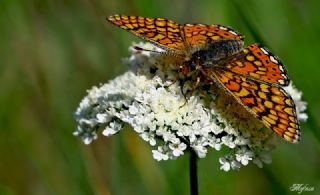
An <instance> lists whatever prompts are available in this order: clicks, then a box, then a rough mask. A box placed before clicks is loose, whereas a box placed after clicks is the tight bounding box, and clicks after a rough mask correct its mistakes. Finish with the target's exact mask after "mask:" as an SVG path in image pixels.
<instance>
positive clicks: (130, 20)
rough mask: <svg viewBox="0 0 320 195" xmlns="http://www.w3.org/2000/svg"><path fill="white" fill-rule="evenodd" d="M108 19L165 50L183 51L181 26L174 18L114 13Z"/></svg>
mask: <svg viewBox="0 0 320 195" xmlns="http://www.w3.org/2000/svg"><path fill="white" fill-rule="evenodd" d="M107 19H108V21H110V22H111V23H113V24H115V25H117V26H119V27H120V28H122V29H125V30H127V31H129V32H131V33H133V34H134V35H136V36H139V37H141V38H143V39H145V40H146V41H149V42H152V43H154V44H156V45H157V46H159V47H161V48H163V49H165V50H168V51H174V52H176V53H183V49H184V41H183V38H182V37H181V33H180V28H181V26H180V25H179V24H178V23H176V22H174V21H172V20H167V19H164V18H146V17H141V16H124V15H121V16H120V15H113V16H109V17H108V18H107Z"/></svg>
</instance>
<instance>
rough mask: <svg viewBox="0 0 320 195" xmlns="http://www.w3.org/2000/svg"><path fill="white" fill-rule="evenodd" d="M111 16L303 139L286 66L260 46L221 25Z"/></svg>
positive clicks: (273, 125) (283, 133)
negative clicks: (288, 90) (287, 88)
mask: <svg viewBox="0 0 320 195" xmlns="http://www.w3.org/2000/svg"><path fill="white" fill-rule="evenodd" d="M107 20H108V21H109V22H111V23H112V24H115V25H116V26H118V27H120V28H122V29H124V30H127V31H129V32H130V33H132V34H134V35H136V36H138V37H141V38H142V39H144V40H146V41H148V42H151V43H153V44H154V45H156V46H158V47H160V48H162V49H164V50H165V53H166V54H168V55H173V56H176V57H179V58H182V59H184V60H183V66H182V67H184V68H187V69H188V70H191V71H192V70H198V71H200V73H201V74H203V76H205V78H207V79H209V80H212V81H214V82H216V83H218V84H219V85H221V86H222V88H223V89H224V90H225V91H226V92H227V93H229V94H231V95H232V96H233V97H234V99H235V100H236V101H237V102H238V103H240V104H241V105H242V106H243V107H244V108H245V109H246V110H247V111H249V112H250V113H251V114H253V115H254V116H255V117H256V118H257V119H259V120H260V121H261V122H262V123H263V124H264V125H265V126H267V127H268V128H270V129H272V130H273V131H274V132H275V133H276V134H277V135H278V136H280V137H282V138H284V139H285V140H287V141H289V142H291V143H296V142H298V141H299V139H300V129H299V122H298V119H297V113H296V107H295V104H294V101H293V99H292V98H291V96H290V95H289V94H288V93H287V92H286V91H285V90H284V89H283V87H285V86H288V85H289V81H290V80H289V78H288V74H287V71H286V68H285V66H284V65H283V64H282V63H281V61H280V59H279V58H278V57H276V56H275V55H273V54H272V53H271V52H270V51H269V50H268V49H267V48H265V47H263V46H262V45H260V44H252V45H249V46H248V47H244V37H243V36H242V35H241V34H240V33H238V32H236V31H235V30H233V29H231V28H229V27H227V26H223V25H205V24H178V23H177V22H175V21H172V20H168V19H164V18H146V17H141V16H125V15H113V16H109V17H107Z"/></svg>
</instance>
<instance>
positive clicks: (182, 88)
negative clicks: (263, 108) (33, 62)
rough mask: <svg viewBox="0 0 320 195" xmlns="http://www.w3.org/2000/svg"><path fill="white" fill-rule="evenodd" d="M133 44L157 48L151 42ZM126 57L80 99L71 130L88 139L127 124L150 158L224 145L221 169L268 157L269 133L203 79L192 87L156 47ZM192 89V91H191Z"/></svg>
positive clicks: (297, 97) (201, 153)
mask: <svg viewBox="0 0 320 195" xmlns="http://www.w3.org/2000/svg"><path fill="white" fill-rule="evenodd" d="M139 47H142V48H145V49H150V50H153V51H159V52H161V50H160V49H159V48H157V47H155V46H153V45H151V44H140V45H139ZM132 53H133V54H132V55H131V57H130V58H129V59H127V60H126V63H127V64H128V65H130V66H131V69H130V70H129V71H128V72H126V73H124V74H123V75H121V76H118V77H117V78H115V79H113V80H111V81H110V82H109V83H107V84H104V85H101V86H100V87H93V88H92V89H91V90H89V92H88V95H87V96H86V97H85V98H84V99H83V100H82V102H81V103H80V105H79V107H78V109H77V111H76V113H75V117H76V120H77V122H78V128H77V130H76V131H75V132H74V135H76V136H78V137H80V138H81V139H82V140H83V141H84V143H85V144H89V143H90V142H92V141H93V140H94V139H96V138H97V134H98V133H100V132H102V134H103V135H105V136H111V135H114V134H116V133H118V132H119V131H120V130H121V128H122V127H123V125H124V123H127V124H129V125H131V126H132V127H133V129H134V130H135V131H136V132H137V133H138V134H139V135H140V136H141V137H142V139H143V140H145V141H147V142H148V143H149V144H150V145H151V146H152V147H153V148H154V150H153V151H152V153H153V157H154V158H155V159H156V160H168V159H175V158H177V157H179V156H181V155H183V154H184V153H185V152H186V151H187V150H194V151H195V152H196V153H197V155H198V157H200V158H204V157H205V156H206V154H207V152H208V149H209V148H213V149H215V150H220V149H221V148H223V147H225V148H227V149H228V150H227V151H226V154H225V156H223V157H221V158H220V159H219V161H220V163H221V169H222V170H225V171H229V170H237V169H239V168H240V167H241V166H245V165H247V164H248V163H249V161H252V162H253V163H255V164H257V165H258V166H259V167H262V165H263V163H270V162H271V155H270V154H271V153H270V152H271V151H272V149H273V148H274V147H275V139H274V137H275V136H274V133H273V132H272V131H271V130H269V129H267V128H265V127H264V125H262V124H261V123H260V122H259V121H258V120H257V119H255V118H254V117H252V116H251V115H250V114H248V113H247V112H246V111H245V110H244V108H242V107H241V106H240V105H239V104H238V103H236V102H235V101H234V99H232V98H231V97H230V96H228V95H226V94H225V92H224V91H222V90H221V89H219V88H218V87H216V86H214V85H212V84H210V85H209V84H203V85H200V86H199V87H197V88H196V90H195V91H193V92H192V90H191V89H192V88H193V85H194V81H193V80H192V79H185V80H183V82H181V75H180V76H179V73H178V71H177V70H175V69H174V68H172V67H177V62H176V61H175V60H174V59H172V57H168V56H165V55H159V54H157V53H156V52H151V53H150V52H146V51H138V52H137V51H136V52H134V50H132ZM286 90H287V91H288V92H289V93H290V94H291V95H292V97H293V99H294V100H295V102H296V105H297V106H298V107H299V108H298V110H299V112H298V114H299V117H300V118H301V119H306V118H307V116H306V114H304V113H303V111H304V110H305V109H306V105H305V103H303V102H301V93H300V92H298V91H297V90H296V89H294V87H293V86H292V85H290V86H289V87H288V89H286ZM194 92H196V93H194Z"/></svg>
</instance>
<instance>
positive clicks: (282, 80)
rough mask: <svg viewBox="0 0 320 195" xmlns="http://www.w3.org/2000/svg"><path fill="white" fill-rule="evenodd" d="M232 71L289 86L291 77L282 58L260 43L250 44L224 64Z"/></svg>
mask: <svg viewBox="0 0 320 195" xmlns="http://www.w3.org/2000/svg"><path fill="white" fill-rule="evenodd" d="M224 66H225V67H226V68H227V69H229V70H230V71H232V72H234V73H237V74H241V75H244V76H248V77H250V78H253V79H256V80H260V81H264V82H267V83H272V84H278V85H281V86H287V85H288V84H289V78H288V74H287V71H286V69H285V67H284V65H283V64H282V63H281V61H280V59H279V58H277V57H276V56H274V55H273V54H272V53H271V52H270V51H269V50H268V49H267V48H265V47H262V46H261V45H259V44H253V45H250V46H249V47H247V48H244V49H243V50H242V52H240V53H239V54H238V55H236V56H235V57H234V58H231V59H230V60H229V61H227V62H226V64H225V65H224Z"/></svg>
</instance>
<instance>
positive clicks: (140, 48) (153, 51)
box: [132, 46, 165, 54]
mask: <svg viewBox="0 0 320 195" xmlns="http://www.w3.org/2000/svg"><path fill="white" fill-rule="evenodd" d="M132 48H133V49H135V50H137V51H148V52H152V53H160V54H163V53H165V52H163V51H156V50H151V49H145V48H142V47H139V46H133V47H132Z"/></svg>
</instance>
